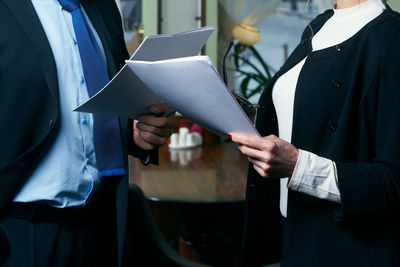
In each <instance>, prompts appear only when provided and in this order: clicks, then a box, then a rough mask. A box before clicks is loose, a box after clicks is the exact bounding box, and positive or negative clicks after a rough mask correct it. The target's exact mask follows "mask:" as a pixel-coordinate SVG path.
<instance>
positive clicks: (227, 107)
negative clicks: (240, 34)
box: [75, 27, 259, 136]
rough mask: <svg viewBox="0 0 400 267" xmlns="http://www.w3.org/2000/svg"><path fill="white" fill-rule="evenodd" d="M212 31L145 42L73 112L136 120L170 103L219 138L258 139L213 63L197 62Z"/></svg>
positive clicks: (187, 33) (193, 31) (200, 60)
mask: <svg viewBox="0 0 400 267" xmlns="http://www.w3.org/2000/svg"><path fill="white" fill-rule="evenodd" d="M213 30H214V29H213V28H212V27H203V28H198V29H195V30H191V31H187V32H182V33H178V34H172V35H158V36H150V37H147V38H145V39H144V41H143V42H142V44H141V46H140V47H139V48H138V49H137V51H136V52H135V54H134V55H133V56H132V58H131V59H130V60H128V61H126V63H127V64H126V65H125V66H124V67H123V68H122V70H121V71H120V72H119V73H118V74H117V75H116V76H115V77H114V78H113V79H112V80H111V81H110V82H109V84H107V85H106V86H105V87H104V88H103V89H102V90H100V91H99V92H98V93H97V94H96V95H94V96H93V97H92V98H90V99H89V100H88V101H87V102H86V103H84V104H82V105H81V106H79V107H78V108H76V109H75V111H81V112H90V113H105V114H112V115H117V116H120V117H130V118H137V117H138V116H139V115H141V114H145V113H149V112H150V105H152V104H155V103H167V104H168V105H170V106H171V107H172V108H174V109H176V110H177V111H179V112H180V113H181V114H182V115H184V116H185V117H187V118H188V119H190V120H191V121H193V122H194V123H197V124H199V125H200V126H202V127H204V128H206V129H208V130H209V131H211V132H214V133H216V134H219V135H227V134H229V133H243V134H248V135H253V136H259V133H258V132H257V130H256V129H255V128H254V126H253V124H252V123H251V121H250V120H249V119H248V117H247V116H246V114H245V113H244V111H243V110H242V108H241V107H240V105H239V104H238V103H237V101H236V100H235V98H234V97H233V95H232V93H231V92H230V90H229V89H228V88H227V87H226V86H225V84H224V82H223V81H222V80H221V78H220V76H219V74H218V73H217V71H216V69H215V67H214V65H213V63H212V61H211V60H210V58H209V57H207V56H197V55H198V54H199V53H200V51H201V48H202V47H203V46H204V44H205V42H206V41H207V39H208V38H209V36H210V35H211V33H212V32H213Z"/></svg>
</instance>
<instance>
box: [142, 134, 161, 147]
mask: <svg viewBox="0 0 400 267" xmlns="http://www.w3.org/2000/svg"><path fill="white" fill-rule="evenodd" d="M139 136H140V137H141V138H142V139H143V140H144V141H145V142H146V143H149V144H151V145H152V146H161V145H163V144H164V143H165V142H166V141H167V138H166V137H161V136H158V135H155V134H154V133H152V132H146V131H139Z"/></svg>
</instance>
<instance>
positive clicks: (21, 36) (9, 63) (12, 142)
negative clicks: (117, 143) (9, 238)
mask: <svg viewBox="0 0 400 267" xmlns="http://www.w3.org/2000/svg"><path fill="white" fill-rule="evenodd" d="M81 3H82V5H83V6H84V8H85V11H86V13H87V14H88V16H89V18H90V20H91V22H92V23H93V25H94V27H95V29H96V31H97V33H98V35H99V37H100V39H101V42H102V45H103V48H104V51H105V55H106V58H107V64H108V73H109V76H110V77H113V76H114V75H115V74H116V73H117V71H118V70H119V69H120V68H121V67H122V66H123V64H124V60H125V59H127V58H128V57H129V55H128V53H127V50H126V47H125V43H124V39H123V31H122V23H121V18H120V14H119V11H118V8H117V7H116V4H115V1H114V0H81ZM58 90H59V88H58V82H57V72H56V65H55V61H54V57H53V54H52V51H51V48H50V45H49V43H48V41H47V38H46V34H45V32H44V30H43V28H42V26H41V23H40V21H39V19H38V17H37V15H36V12H35V10H34V8H33V6H32V3H31V1H30V0H0V218H1V216H2V215H1V214H2V213H3V212H4V210H5V208H6V207H7V204H8V203H10V201H11V200H12V199H13V197H14V196H15V194H16V193H17V192H18V190H19V189H20V188H21V187H22V186H23V185H24V183H25V181H26V179H27V178H28V177H29V175H30V173H31V172H32V170H33V169H34V168H35V167H36V166H37V165H38V163H39V162H40V159H41V158H42V157H43V155H44V154H45V153H46V151H47V149H48V148H49V147H51V145H52V142H53V140H54V137H55V136H56V135H57V133H58V126H59V113H60V109H59V93H58ZM130 122H131V121H130ZM128 125H132V124H131V123H129V124H128V120H122V119H121V120H120V126H121V134H122V140H123V144H124V153H125V160H126V161H127V159H128V157H127V153H128V150H130V152H131V153H133V154H135V153H139V152H138V150H137V149H135V148H134V145H133V144H132V140H131V139H132V126H130V127H128ZM128 136H129V138H128ZM125 166H128V164H127V162H125ZM126 168H127V167H126ZM126 173H128V170H126ZM127 202H128V174H127V175H126V176H125V177H122V178H121V179H120V181H119V184H118V186H117V220H118V249H119V252H118V256H119V260H120V262H121V258H122V253H123V245H124V236H125V232H126V217H127V214H126V213H127ZM0 237H1V236H0ZM0 246H1V242H0ZM0 250H1V247H0Z"/></svg>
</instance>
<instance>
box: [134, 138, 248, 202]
mask: <svg viewBox="0 0 400 267" xmlns="http://www.w3.org/2000/svg"><path fill="white" fill-rule="evenodd" d="M159 160H160V162H159V166H155V165H149V166H143V165H142V164H141V163H140V161H139V160H133V159H132V160H130V173H131V176H130V183H135V184H138V185H139V186H140V187H141V188H142V190H143V191H144V193H145V195H146V197H147V198H148V199H151V200H152V201H163V202H185V203H216V202H234V201H243V200H244V199H245V188H246V174H247V165H248V163H247V159H246V158H245V157H244V156H243V155H242V154H241V153H240V152H239V150H238V149H237V146H236V145H235V144H233V143H222V144H212V145H204V146H203V147H197V148H192V149H185V150H169V149H168V146H167V145H165V146H163V147H162V148H161V149H160V155H159Z"/></svg>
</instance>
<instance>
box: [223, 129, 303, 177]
mask: <svg viewBox="0 0 400 267" xmlns="http://www.w3.org/2000/svg"><path fill="white" fill-rule="evenodd" d="M230 137H231V138H230V139H231V140H232V141H233V142H235V143H238V145H239V149H240V151H241V152H242V153H243V154H244V155H246V156H247V157H248V159H249V161H250V162H251V163H253V165H254V169H255V170H256V171H257V172H258V174H260V175H261V176H262V177H264V178H270V177H276V178H285V177H290V176H292V173H293V170H294V168H295V166H296V162H297V159H298V157H299V150H298V149H297V148H296V147H295V146H293V145H292V144H290V143H288V142H285V141H283V140H282V139H279V138H278V137H276V136H275V135H269V136H266V137H252V136H248V135H242V134H231V135H230Z"/></svg>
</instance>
